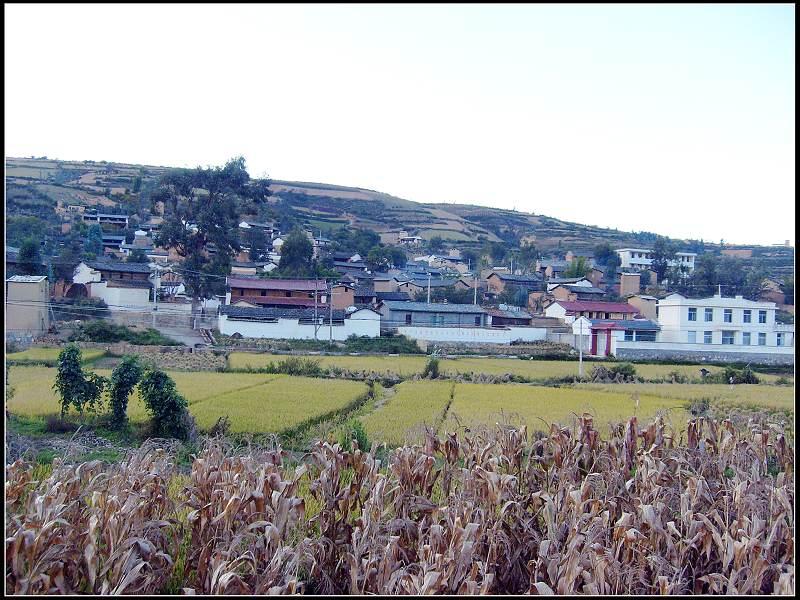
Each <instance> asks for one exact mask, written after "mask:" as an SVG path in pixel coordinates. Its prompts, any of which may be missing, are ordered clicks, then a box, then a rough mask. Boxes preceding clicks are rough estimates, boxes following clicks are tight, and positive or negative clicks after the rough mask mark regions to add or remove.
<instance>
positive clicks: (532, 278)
mask: <svg viewBox="0 0 800 600" xmlns="http://www.w3.org/2000/svg"><path fill="white" fill-rule="evenodd" d="M492 275H497V276H498V277H499V278H500V279H502V280H503V281H509V282H511V283H522V284H526V283H527V284H537V285H538V284H540V283H541V282H542V278H541V276H539V275H511V274H510V273H492ZM489 277H491V275H489Z"/></svg>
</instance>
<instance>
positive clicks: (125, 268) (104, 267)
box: [86, 260, 150, 273]
mask: <svg viewBox="0 0 800 600" xmlns="http://www.w3.org/2000/svg"><path fill="white" fill-rule="evenodd" d="M86 264H87V265H88V266H90V267H91V268H92V269H94V270H96V271H115V272H118V273H150V265H148V264H147V263H126V262H119V261H105V260H92V261H89V262H87V263H86Z"/></svg>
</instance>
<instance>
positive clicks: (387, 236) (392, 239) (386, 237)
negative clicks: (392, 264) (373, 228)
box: [378, 229, 408, 246]
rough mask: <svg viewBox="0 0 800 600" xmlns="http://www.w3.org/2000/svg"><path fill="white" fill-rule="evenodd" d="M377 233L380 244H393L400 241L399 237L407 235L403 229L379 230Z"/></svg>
mask: <svg viewBox="0 0 800 600" xmlns="http://www.w3.org/2000/svg"><path fill="white" fill-rule="evenodd" d="M378 235H380V238H381V244H384V245H387V246H395V245H397V244H399V243H400V238H401V237H408V232H407V231H406V230H405V229H390V230H388V231H381V232H380V233H379V234H378Z"/></svg>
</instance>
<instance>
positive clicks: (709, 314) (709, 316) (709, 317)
mask: <svg viewBox="0 0 800 600" xmlns="http://www.w3.org/2000/svg"><path fill="white" fill-rule="evenodd" d="M713 320H714V309H713V308H707V309H706V323H708V322H710V321H713Z"/></svg>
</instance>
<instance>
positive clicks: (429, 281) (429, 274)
mask: <svg viewBox="0 0 800 600" xmlns="http://www.w3.org/2000/svg"><path fill="white" fill-rule="evenodd" d="M430 303H431V272H430V271H428V304H430Z"/></svg>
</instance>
